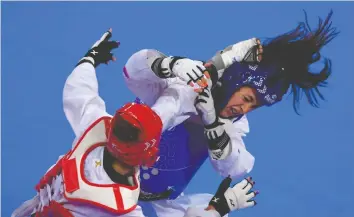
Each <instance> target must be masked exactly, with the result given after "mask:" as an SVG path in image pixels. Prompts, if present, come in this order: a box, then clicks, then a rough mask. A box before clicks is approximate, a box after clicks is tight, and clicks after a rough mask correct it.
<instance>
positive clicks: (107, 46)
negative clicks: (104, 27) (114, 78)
mask: <svg viewBox="0 0 354 217" xmlns="http://www.w3.org/2000/svg"><path fill="white" fill-rule="evenodd" d="M111 37H112V28H110V29H109V30H108V31H107V32H105V33H104V34H103V35H102V37H101V38H100V39H99V40H98V41H96V43H95V44H94V45H93V46H92V47H91V49H90V50H89V51H88V52H87V53H86V54H85V56H84V57H83V58H82V59H81V60H80V61H79V63H78V64H77V65H80V64H81V63H84V62H88V63H91V64H92V65H93V66H94V67H95V68H96V67H97V66H98V65H100V64H101V63H106V64H108V62H109V61H111V60H112V61H115V60H116V58H115V57H114V56H113V53H111V51H112V50H113V49H115V48H117V47H118V46H119V44H120V43H119V42H117V41H109V39H110V38H111Z"/></svg>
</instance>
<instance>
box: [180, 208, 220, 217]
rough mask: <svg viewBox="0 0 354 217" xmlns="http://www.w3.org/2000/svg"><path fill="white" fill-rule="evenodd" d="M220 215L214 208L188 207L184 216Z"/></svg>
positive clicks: (205, 216) (214, 216)
mask: <svg viewBox="0 0 354 217" xmlns="http://www.w3.org/2000/svg"><path fill="white" fill-rule="evenodd" d="M201 216H202V217H221V216H220V214H219V213H218V212H217V211H215V210H208V211H207V210H205V208H199V207H189V208H188V209H187V212H186V214H185V215H184V217H201Z"/></svg>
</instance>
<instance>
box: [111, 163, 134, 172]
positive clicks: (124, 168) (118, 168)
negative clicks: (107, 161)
mask: <svg viewBox="0 0 354 217" xmlns="http://www.w3.org/2000/svg"><path fill="white" fill-rule="evenodd" d="M112 168H113V169H114V171H115V172H117V173H119V174H120V175H123V176H129V175H132V174H133V173H134V167H132V166H129V165H126V164H124V163H122V162H120V161H118V160H115V161H113V162H112Z"/></svg>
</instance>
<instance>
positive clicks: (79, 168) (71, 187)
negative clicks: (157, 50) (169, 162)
mask: <svg viewBox="0 0 354 217" xmlns="http://www.w3.org/2000/svg"><path fill="white" fill-rule="evenodd" d="M111 35H112V30H111V29H110V30H109V31H107V32H106V33H105V34H104V35H103V36H102V37H101V39H100V40H98V41H97V42H96V43H95V44H94V45H93V46H92V48H91V49H90V50H89V51H88V52H87V53H86V55H85V57H83V58H82V59H81V60H80V62H79V63H78V64H77V66H76V68H75V69H74V70H73V72H72V73H71V75H70V76H69V77H68V79H67V81H66V83H65V87H64V94H63V95H64V96H63V103H64V111H65V115H66V117H67V119H68V121H69V122H70V125H71V127H72V128H73V130H74V132H75V135H76V138H77V139H75V141H74V143H73V147H72V149H71V150H70V151H69V152H68V153H67V154H65V155H64V156H61V157H60V158H59V160H58V161H57V163H56V164H55V165H53V166H52V167H51V168H50V169H49V170H48V171H47V173H46V174H45V175H44V176H43V178H42V179H41V180H40V182H39V183H38V185H37V186H36V190H37V191H38V193H37V195H36V196H35V197H34V198H33V199H31V200H29V201H26V202H25V203H24V204H23V205H22V206H21V207H19V208H18V209H17V210H15V211H14V213H13V214H12V216H30V215H32V216H55V217H56V216H62V217H69V216H100V217H110V216H121V215H122V216H126V215H129V216H143V215H142V212H141V209H140V208H139V207H138V206H137V201H138V197H139V193H140V184H139V166H141V165H142V166H151V165H153V164H154V163H155V162H156V159H157V156H158V145H159V143H160V136H161V131H162V122H161V119H160V117H159V116H158V115H157V114H156V113H155V112H154V111H153V110H152V109H150V107H148V106H146V105H143V104H137V103H128V104H126V105H124V106H123V107H122V108H120V109H118V110H117V112H116V114H115V115H114V116H113V117H112V116H111V115H109V114H107V112H106V108H105V103H104V101H103V100H102V98H101V97H100V96H99V94H98V83H97V78H96V71H95V68H96V67H97V66H98V65H100V64H101V63H108V62H109V61H110V60H113V61H114V60H115V58H114V56H113V54H112V53H111V51H112V49H114V48H117V47H118V46H119V43H118V42H115V41H109V38H110V37H111ZM127 213H129V214H127Z"/></svg>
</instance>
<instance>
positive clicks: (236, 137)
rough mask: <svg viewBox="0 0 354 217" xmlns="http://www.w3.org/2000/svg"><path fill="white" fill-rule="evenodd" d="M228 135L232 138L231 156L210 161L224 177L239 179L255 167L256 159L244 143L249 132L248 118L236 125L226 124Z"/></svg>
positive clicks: (243, 118)
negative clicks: (244, 137) (244, 138)
mask: <svg viewBox="0 0 354 217" xmlns="http://www.w3.org/2000/svg"><path fill="white" fill-rule="evenodd" d="M224 126H225V130H226V133H227V134H228V135H229V136H230V144H229V145H230V149H231V151H230V152H229V153H230V154H229V155H228V156H227V157H226V158H224V159H222V160H214V159H212V157H210V161H211V163H212V165H213V167H214V168H215V170H217V171H218V172H219V174H220V175H221V176H223V177H227V176H228V175H230V176H231V177H232V178H239V177H242V176H244V175H245V174H247V173H249V172H250V171H251V170H252V169H253V166H254V161H255V158H254V157H253V156H252V154H250V153H249V152H248V151H247V149H246V146H245V144H244V142H243V139H242V137H243V136H245V135H246V133H248V132H249V126H248V121H247V118H246V117H245V116H244V117H242V118H241V119H240V120H239V121H237V122H235V123H232V124H231V123H230V122H229V123H226V124H225V125H224Z"/></svg>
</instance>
